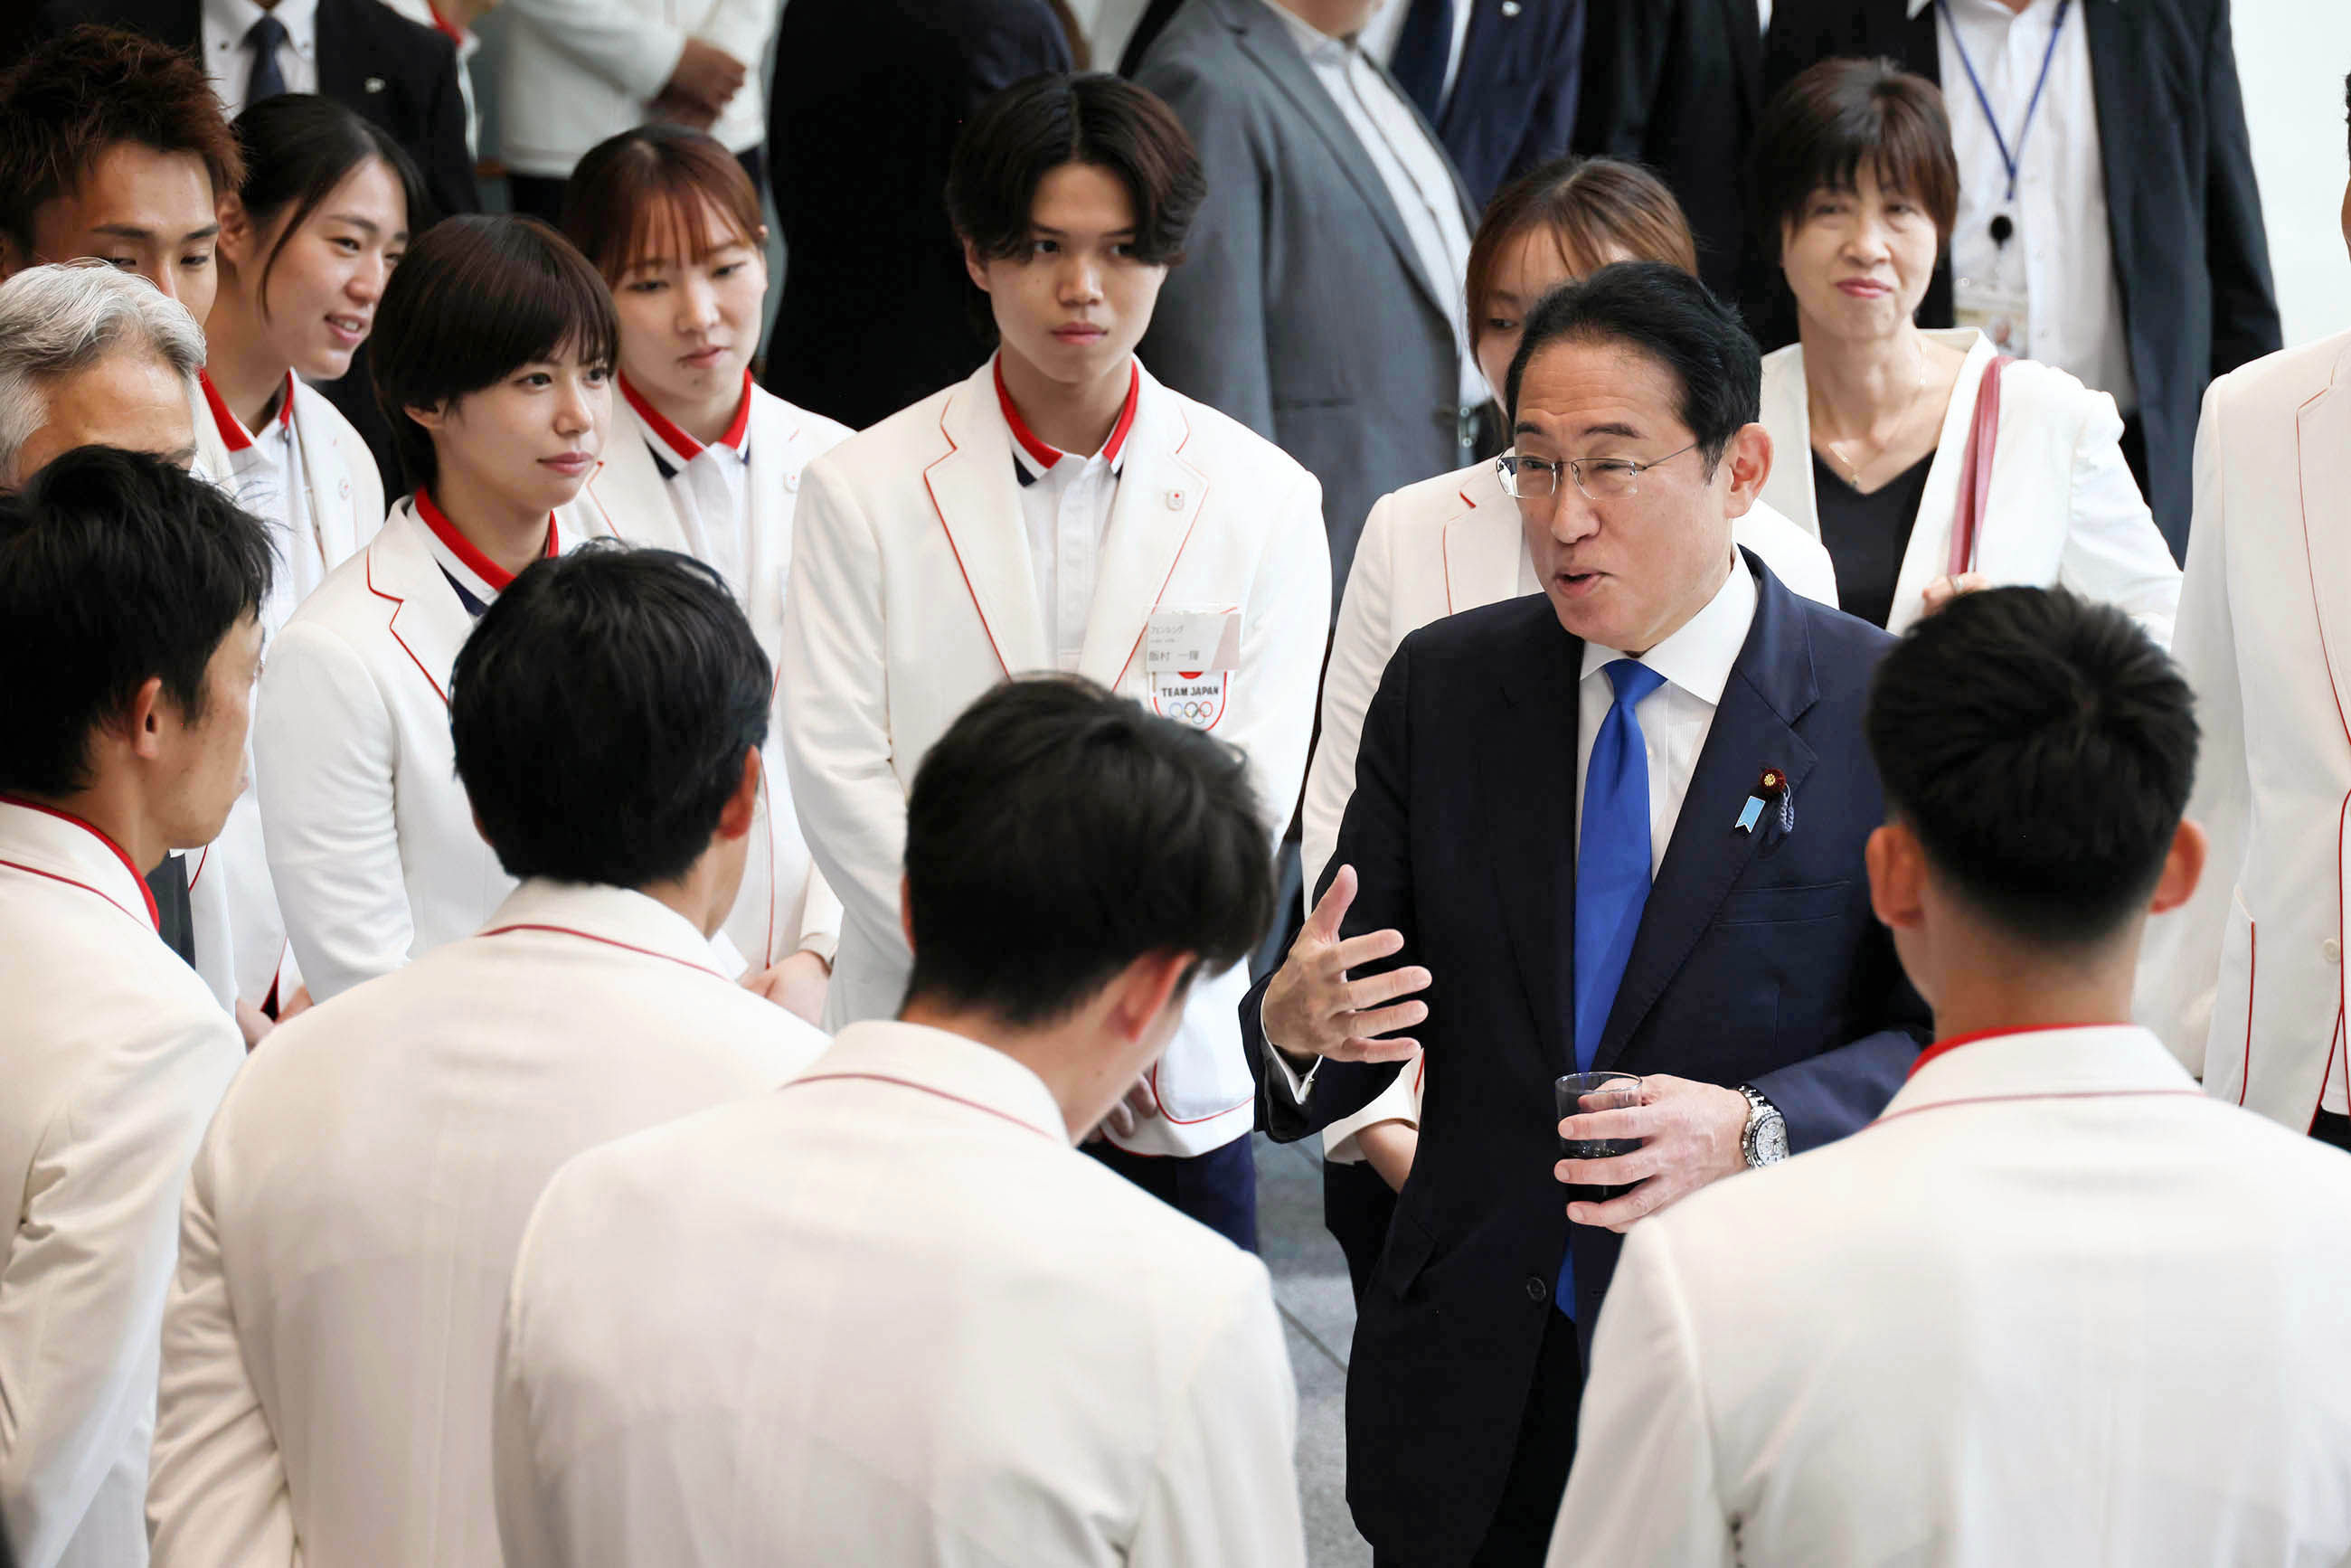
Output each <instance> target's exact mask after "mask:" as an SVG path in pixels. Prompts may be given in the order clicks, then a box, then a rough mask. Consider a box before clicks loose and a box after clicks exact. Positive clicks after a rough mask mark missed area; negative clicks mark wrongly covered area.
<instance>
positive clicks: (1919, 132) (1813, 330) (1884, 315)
mask: <svg viewBox="0 0 2351 1568" xmlns="http://www.w3.org/2000/svg"><path fill="white" fill-rule="evenodd" d="M1752 183H1753V188H1754V191H1755V195H1756V210H1757V212H1758V214H1760V223H1761V228H1762V233H1761V235H1759V242H1760V244H1761V247H1762V250H1763V254H1765V255H1766V256H1772V257H1775V258H1776V259H1777V261H1778V264H1779V267H1780V272H1781V275H1782V277H1783V278H1784V279H1785V281H1786V283H1787V286H1788V287H1789V290H1790V291H1791V292H1792V294H1793V295H1794V297H1795V304H1796V316H1797V321H1798V325H1799V334H1800V339H1799V341H1798V342H1797V343H1795V344H1793V345H1792V346H1790V347H1788V348H1785V349H1782V350H1780V351H1779V352H1777V353H1774V354H1771V355H1770V356H1769V357H1767V358H1766V359H1765V360H1764V361H1763V423H1764V427H1765V428H1766V429H1768V430H1769V431H1771V438H1772V446H1773V453H1774V459H1773V462H1772V465H1771V478H1770V480H1769V482H1768V483H1767V484H1766V485H1765V486H1764V487H1763V498H1764V499H1765V500H1766V501H1768V502H1769V503H1771V505H1772V506H1774V507H1778V508H1779V509H1780V510H1781V511H1782V512H1784V513H1786V514H1787V515H1788V516H1789V517H1792V518H1793V519H1794V520H1795V521H1796V522H1797V524H1798V525H1799V526H1801V527H1802V528H1808V529H1810V530H1812V531H1813V533H1815V534H1817V535H1818V536H1819V538H1820V539H1821V542H1822V543H1823V544H1824V545H1826V546H1827V547H1828V550H1829V555H1830V557H1831V559H1834V561H1835V563H1836V575H1837V597H1838V601H1839V602H1840V603H1841V604H1842V605H1843V606H1844V609H1845V610H1847V611H1848V612H1851V613H1853V614H1855V615H1858V616H1861V617H1862V618H1863V619H1865V620H1867V621H1871V622H1876V624H1878V625H1881V626H1884V627H1886V628H1887V629H1888V630H1889V631H1894V632H1899V631H1901V630H1902V629H1903V628H1904V627H1906V626H1907V625H1909V624H1910V622H1913V621H1916V620H1917V618H1918V617H1919V616H1920V615H1922V614H1927V613H1929V612H1932V611H1933V610H1934V609H1935V608H1936V606H1938V605H1939V604H1941V603H1942V602H1944V601H1946V600H1947V599H1949V596H1950V595H1951V594H1953V593H1955V592H1966V591H1970V590H1971V589H1975V588H1981V587H1987V586H1990V585H1991V584H1994V583H2023V584H2031V585H2034V586H2040V587H2050V586H2054V585H2058V584H2063V585H2064V586H2065V587H2067V588H2070V589H2073V590H2074V591H2076V592H2078V593H2081V594H2084V595H2085V596H2086V597H2089V598H2093V599H2102V600H2105V601H2108V602H2110V603H2113V604H2115V605H2117V606H2119V607H2120V608H2121V609H2123V610H2125V611H2127V612H2129V613H2130V614H2131V615H2133V616H2134V617H2136V618H2137V620H2138V622H2139V623H2140V624H2141V625H2142V626H2144V627H2145V628H2146V629H2147V632H2148V634H2149V635H2151V636H2153V637H2154V638H2155V639H2156V640H2157V642H2158V643H2169V641H2170V639H2171V621H2172V614H2173V612H2174V610H2175V609H2176V608H2177V606H2178V604H2179V568H2178V567H2177V566H2176V565H2175V564H2174V563H2173V561H2172V559H2171V553H2170V551H2169V549H2168V548H2167V547H2166V546H2165V544H2164V542H2163V537H2162V535H2161V534H2160V533H2158V531H2157V530H2156V527H2155V521H2154V518H2153V517H2150V516H2149V515H2148V512H2147V502H2146V501H2145V499H2144V498H2142V497H2141V496H2140V495H2139V490H2138V486H2137V482H2136V481H2135V480H2133V479H2132V477H2131V475H2130V469H2129V468H2128V467H2127V466H2126V464H2125V463H2124V460H2123V455H2122V448H2121V446H2120V444H2119V443H2120V441H2121V438H2122V428H2123V427H2122V419H2121V417H2120V416H2119V415H2118V414H2117V413H2116V411H2115V404H2114V400H2113V399H2112V398H2110V397H2108V396H2107V395H2106V394H2105V393H2104V392H2093V391H2091V390H2090V389H2089V388H2087V387H2085V386H2084V385H2083V384H2082V383H2081V382H2077V381H2075V380H2074V378H2073V377H2072V376H2070V375H2067V374H2066V373H2065V372H2064V371H2060V370H2056V369H2053V368H2052V367H2050V366H2047V365H2042V364H2036V363H2034V362H2032V361H2015V362H2014V363H2013V364H2011V363H2010V362H2009V361H2006V360H2004V359H2003V358H2002V357H2001V354H2000V352H1999V350H1997V348H1996V347H1995V346H1994V345H1993V343H1992V342H1991V340H1990V339H1988V338H1986V337H1985V336H1984V335H1983V333H1981V332H1980V331H1978V330H1977V329H1974V328H1972V327H1966V328H1959V329H1951V330H1941V331H1927V330H1924V329H1920V328H1919V327H1918V325H1917V321H1916V320H1915V317H1916V316H1917V309H1918V305H1919V302H1920V300H1922V299H1923V298H1925V297H1926V293H1927V287H1928V283H1929V281H1931V280H1932V278H1933V277H1934V274H1935V266H1936V261H1937V258H1938V256H1940V255H1941V253H1942V248H1943V246H1945V245H1946V244H1947V243H1948V242H1949V238H1950V231H1951V223H1952V218H1953V214H1954V213H1955V211H1956V210H1957V206H1958V202H1959V166H1958V162H1957V160H1956V159H1955V158H1954V156H1953V154H1952V152H1951V128H1950V121H1949V118H1948V117H1947V116H1946V115H1945V113H1944V110H1943V97H1942V94H1941V92H1940V91H1939V90H1938V89H1936V88H1935V86H1934V85H1933V84H1932V83H1930V82H1928V81H1925V80H1923V79H1921V78H1917V77H1915V76H1910V75H1907V74H1906V73H1905V72H1903V71H1901V70H1899V69H1897V68H1896V67H1895V66H1893V65H1892V64H1891V63H1889V62H1886V61H1874V60H1823V61H1822V62H1821V63H1820V64H1818V65H1816V66H1814V67H1813V68H1811V69H1809V70H1807V71H1805V72H1804V73H1803V74H1802V76H1800V77H1798V78H1796V79H1795V80H1793V81H1792V82H1790V83H1789V84H1788V85H1787V86H1786V87H1785V88H1783V89H1781V92H1780V94H1779V96H1778V97H1776V98H1775V99H1772V101H1771V105H1770V107H1769V108H1768V109H1767V110H1765V112H1764V116H1763V120H1762V123H1761V126H1760V127H1759V128H1758V130H1757V132H1756V143H1755V153H1754V180H1753V182H1752ZM1980 410H1985V411H1988V412H1986V413H1985V415H1984V418H1983V420H1982V422H1981V423H1982V424H1983V429H1982V431H1981V433H1980V434H1975V427H1976V426H1977V424H1978V423H1979V419H1978V414H1979V411H1980Z"/></svg>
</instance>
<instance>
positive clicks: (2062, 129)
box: [1910, 0, 2138, 414]
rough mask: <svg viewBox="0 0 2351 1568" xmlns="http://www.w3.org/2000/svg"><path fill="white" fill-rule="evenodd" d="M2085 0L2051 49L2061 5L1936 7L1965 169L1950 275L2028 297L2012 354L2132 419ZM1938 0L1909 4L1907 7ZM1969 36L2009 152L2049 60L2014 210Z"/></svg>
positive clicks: (2133, 396)
mask: <svg viewBox="0 0 2351 1568" xmlns="http://www.w3.org/2000/svg"><path fill="white" fill-rule="evenodd" d="M2089 3H2090V0H2073V5H2072V6H2071V7H2070V9H2069V10H2068V12H2067V15H2066V17H2065V30H2064V33H2063V34H2062V35H2060V36H2059V37H2058V40H2057V51H2056V55H2055V57H2053V58H2051V57H2050V55H2049V35H2050V29H2051V28H2053V27H2054V26H2056V23H2057V10H2058V5H2059V4H2060V0H2030V4H2028V5H2026V6H2025V8H2024V10H2023V11H2022V13H2021V14H2020V13H2016V12H2011V10H2010V9H2009V8H2008V6H2007V5H2005V4H2003V3H2002V0H1950V10H1949V14H1948V16H1944V15H1942V14H1941V13H1940V8H1939V7H1938V17H1939V19H1938V21H1937V23H1936V26H1935V38H1936V50H1937V55H1938V60H1939V62H1940V76H1941V78H1942V88H1943V100H1944V102H1945V103H1946V104H1947V105H1948V106H1949V110H1950V115H1951V147H1952V151H1953V152H1955V153H1956V154H1957V155H1958V158H1959V218H1958V221H1957V222H1956V223H1955V224H1954V225H1953V226H1952V229H1951V277H1952V280H1953V282H1954V284H1956V285H1958V286H1959V290H1960V292H1961V293H1962V294H1963V295H1964V293H1965V292H1966V290H1967V285H1966V283H1964V282H1962V281H1961V280H1962V279H1991V280H1994V285H1995V287H1999V288H2000V289H2001V290H2002V291H2004V292H2021V293H2022V294H2023V295H2024V296H2025V298H2026V299H2027V300H2028V302H2029V303H2028V306H2027V309H2026V314H2025V329H2024V334H2023V339H2022V341H2021V342H2014V343H2011V344H2010V345H2008V350H2009V351H2010V352H2011V353H2014V354H2016V355H2018V356H2019V357H2020V358H2026V359H2034V360H2038V361H2041V362H2042V363H2043V364H2044V365H2054V366H2056V367H2057V368H2058V369H2059V370H2061V371H2069V372H2071V373H2072V374H2073V375H2074V377H2076V378H2077V379H2078V380H2080V381H2081V382H2083V384H2085V386H2089V387H2093V388H2095V389H2096V390H2097V391H2099V392H2110V393H2112V394H2113V396H2114V400H2115V404H2116V407H2117V408H2118V409H2120V410H2121V411H2122V412H2123V413H2126V414H2127V413H2132V412H2133V411H2134V410H2136V409H2137V407H2138V382H2137V380H2136V379H2135V378H2134V377H2133V375H2132V373H2131V361H2130V340H2129V338H2128V336H2127V335H2126V332H2125V331H2124V328H2123V298H2122V289H2121V287H2119V286H2118V285H2117V284H2116V281H2115V253H2114V240H2113V236H2112V234H2111V232H2110V231H2109V230H2108V228H2107V226H2106V178H2105V162H2104V152H2103V146H2104V144H2103V142H2102V141H2100V139H2099V135H2098V104H2097V93H2096V90H2095V86H2094V85H2093V83H2092V80H2091V77H2090V29H2089V22H2088V19H2087V18H2086V17H2085V16H2084V15H2083V12H2084V10H2085V8H2086V6H2087V5H2088V4H2089ZM1934 4H1935V0H1910V15H1911V16H1917V15H1918V13H1919V12H1921V11H1923V10H1925V9H1926V8H1927V7H1928V5H1934ZM1954 23H1956V24H1957V25H1958V29H1959V31H1958V37H1957V38H1956V39H1955V38H1954V37H1953V36H1952V26H1953V24H1954ZM1961 45H1964V46H1965V47H1966V57H1967V59H1968V60H1971V61H1973V62H1974V64H1975V68H1976V75H1977V77H1978V78H1980V80H1981V81H1982V83H1983V90H1984V98H1985V99H1987V100H1989V101H1990V103H1991V108H1992V112H1993V113H1995V114H1997V115H1998V116H1999V117H2000V134H2001V136H2002V137H2005V138H2007V141H2008V149H2009V151H2010V152H2011V153H2013V152H2016V151H2017V141H2016V139H2017V135H2018V133H2019V132H2020V131H2022V130H2023V129H2024V115H2025V109H2026V106H2027V105H2028V104H2030V103H2031V102H2032V89H2033V86H2034V84H2035V83H2036V82H2038V81H2039V80H2040V79H2041V63H2042V61H2043V59H2049V81H2048V85H2047V86H2046V87H2045V88H2044V89H2043V91H2042V95H2041V107H2040V108H2039V109H2038V110H2035V111H2034V112H2033V116H2032V130H2031V133H2030V134H2028V135H2026V136H2025V138H2024V146H2023V153H2022V160H2021V162H2020V165H2019V168H2018V171H2017V183H2016V202H2015V204H2014V205H2013V206H2011V205H2010V204H2009V202H2008V170H2007V167H2006V165H2005V164H2004V163H2002V162H2001V151H2000V142H1999V141H1998V140H1997V139H1996V138H1994V136H1993V135H1992V127H1991V122H1990V121H1989V120H1986V119H1985V118H1984V110H1983V105H1982V104H1981V103H1980V102H1978V101H1977V99H1976V90H1975V89H1974V87H1973V86H1971V85H1970V82H1969V80H1968V68H1967V65H1966V64H1965V63H1964V62H1963V61H1962V60H1961V58H1960V46H1961ZM2003 212H2005V213H2006V214H2008V217H2009V220H2010V221H2011V223H2012V224H2014V225H2015V232H2014V233H2013V234H2012V235H2010V236H2009V240H2008V243H2007V244H2006V245H2005V246H2000V245H1995V244H1993V243H1992V237H1991V221H1992V219H1993V218H1994V217H1995V216H1997V215H1999V214H2001V213H2003Z"/></svg>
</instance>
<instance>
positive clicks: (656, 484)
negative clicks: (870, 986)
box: [563, 124, 850, 1023]
mask: <svg viewBox="0 0 2351 1568" xmlns="http://www.w3.org/2000/svg"><path fill="white" fill-rule="evenodd" d="M563 228H564V233H565V234H566V235H568V236H569V238H570V240H571V242H572V244H574V245H576V246H579V247H580V252H581V254H583V255H585V256H587V257H588V258H589V260H590V261H591V262H593V263H594V264H595V266H596V269H597V270H598V271H599V272H601V274H603V277H604V281H605V282H606V283H607V284H608V285H610V286H611V290H612V304H613V307H614V308H615V310H616V311H617V312H618V315H619V318H620V323H621V366H620V376H619V383H620V396H619V398H618V399H616V400H615V402H616V406H615V408H614V410H613V421H612V437H611V440H610V441H608V442H606V443H605V445H604V466H603V469H602V471H601V473H599V474H598V476H597V477H596V496H597V499H598V501H599V502H600V503H601V505H602V506H603V507H605V508H607V509H608V510H609V511H610V512H611V514H612V515H613V516H614V517H622V518H626V519H627V520H628V522H629V525H630V527H629V531H630V533H631V535H632V537H633V538H637V539H639V540H640V541H641V542H644V543H653V544H661V545H664V546H665V547H666V548H669V549H678V550H684V551H685V552H686V553H687V554H690V555H693V556H695V557H698V558H699V559H703V560H705V561H707V562H709V563H710V564H711V565H712V566H714V567H716V568H717V569H718V570H719V571H720V572H721V573H722V574H724V575H725V577H726V580H727V582H728V583H729V584H730V585H731V586H732V587H733V588H734V590H735V594H736V597H737V598H738V599H740V600H741V601H742V602H743V607H744V609H745V611H746V612H747V613H748V614H749V616H750V618H751V625H752V627H753V629H754V630H755V631H757V632H758V636H759V644H760V646H761V647H763V648H765V649H766V650H767V653H768V659H769V661H770V662H772V661H773V660H774V659H775V657H776V653H777V650H778V645H779V641H780V637H781V632H782V626H783V614H784V585H785V582H786V581H787V580H788V577H789V571H790V567H791V559H792V507H793V503H794V502H795V501H796V500H797V499H798V498H799V487H800V470H801V469H803V468H805V467H807V466H808V465H809V463H810V461H811V460H812V459H814V458H815V457H816V456H817V455H819V454H820V453H822V452H824V451H826V450H828V449H830V448H831V447H832V446H834V445H837V444H840V443H841V442H842V441H844V440H846V439H848V437H849V434H850V431H849V428H848V426H846V425H841V424H836V423H833V422H832V421H831V420H829V419H826V418H824V417H823V416H822V415H820V414H814V413H809V412H808V411H807V410H805V409H800V408H795V407H794V406H792V405H791V404H790V403H788V402H784V400H783V399H781V398H779V397H776V396H773V395H771V394H770V393H768V392H764V391H762V390H761V389H760V388H758V386H756V385H754V384H753V383H752V381H751V369H750V367H751V355H752V352H753V350H756V349H757V348H758V344H759V306H760V302H761V300H762V299H763V298H765V297H766V295H767V291H768V264H767V257H766V250H765V247H766V245H767V238H768V230H767V225H764V224H762V223H761V222H760V221H759V197H758V192H756V191H754V190H753V189H752V187H751V182H750V179H749V178H748V176H747V175H746V174H745V173H744V172H743V165H742V163H741V162H739V161H738V160H737V158H736V156H735V155H734V154H733V153H731V152H727V151H726V148H725V147H724V146H722V145H721V144H720V143H719V142H717V141H714V140H712V139H711V138H710V137H707V136H705V135H703V134H701V133H700V132H698V131H688V130H685V129H684V128H683V127H680V126H675V125H663V124H653V125H645V126H640V127H638V128H637V129H636V130H633V131H622V133H621V134H620V135H618V136H614V137H611V138H610V139H609V140H607V141H602V142H600V143H598V144H597V145H596V146H595V147H593V148H591V149H590V151H589V152H588V154H587V155H586V156H585V157H583V158H582V159H580V163H579V166H578V167H577V168H575V169H574V170H573V171H572V172H571V181H570V183H569V185H568V186H567V187H566V188H565V191H564V198H563ZM781 729H782V721H781V716H780V715H778V716H777V719H776V721H775V722H774V723H773V724H771V725H770V727H769V733H770V735H776V734H779V733H780V732H781ZM759 810H760V817H761V821H758V823H755V824H754V826H753V828H752V833H753V835H754V838H753V846H754V847H753V850H752V852H751V855H750V859H749V861H748V862H747V865H746V867H745V870H744V875H743V888H742V891H741V893H740V894H738V895H737V898H736V902H735V912H734V914H733V915H730V916H729V917H728V919H727V922H726V935H727V936H728V937H729V938H731V939H732V940H733V942H734V944H735V946H737V948H738V949H740V950H741V951H742V953H743V954H744V955H745V956H747V958H748V960H749V962H750V966H751V968H752V970H753V971H754V976H755V978H754V982H753V983H754V984H755V986H756V988H758V989H760V990H763V991H765V992H766V993H767V994H768V995H769V996H770V997H772V998H775V999H776V1000H778V1001H780V1002H782V1003H783V1004H784V1005H785V1006H786V1007H789V1008H790V1009H792V1010H793V1011H794V1012H797V1013H799V1015H800V1016H801V1017H803V1018H805V1019H808V1020H809V1021H810V1022H811V1023H814V1022H816V1021H818V1019H820V1018H821V1017H822V1015H823V1011H824V994H825V986H826V982H827V980H828V978H829V977H830V976H831V966H832V956H833V951H834V949H835V947H836V946H838V944H839V942H840V939H841V901H840V900H839V899H837V898H835V897H834V896H833V894H832V890H831V888H829V887H827V886H826V885H825V883H824V878H823V876H822V875H821V874H820V873H819V872H818V871H817V869H816V865H815V862H812V861H811V860H810V858H809V851H808V844H807V842H806V841H805V840H803V839H802V838H801V836H800V828H799V815H798V813H797V812H795V811H794V810H793V809H792V801H791V792H790V789H789V786H788V785H787V784H786V782H785V779H784V774H783V769H782V767H781V766H780V763H778V765H777V766H774V767H770V768H767V769H766V770H765V771H764V772H763V773H762V775H761V778H760V796H759Z"/></svg>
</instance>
